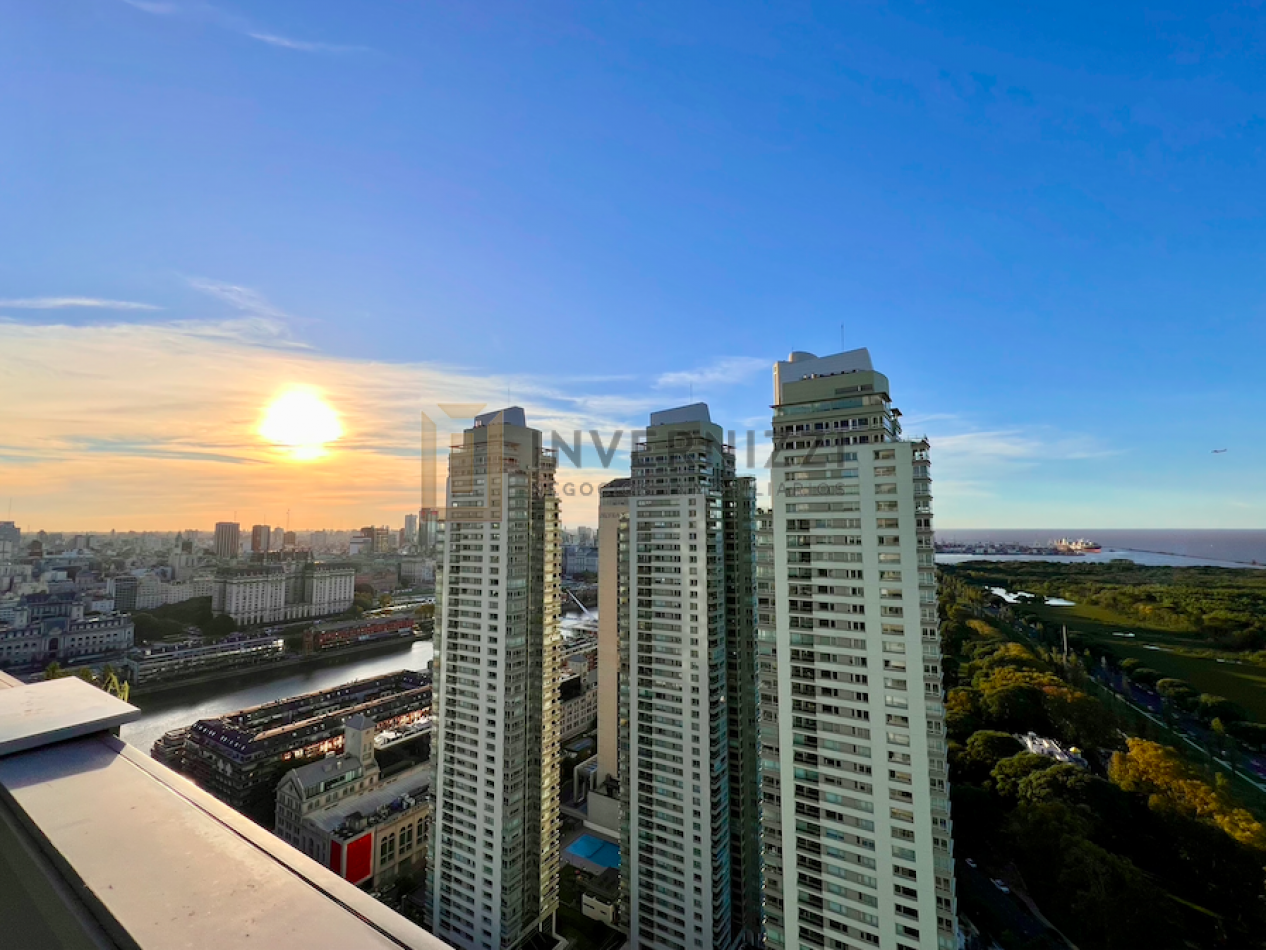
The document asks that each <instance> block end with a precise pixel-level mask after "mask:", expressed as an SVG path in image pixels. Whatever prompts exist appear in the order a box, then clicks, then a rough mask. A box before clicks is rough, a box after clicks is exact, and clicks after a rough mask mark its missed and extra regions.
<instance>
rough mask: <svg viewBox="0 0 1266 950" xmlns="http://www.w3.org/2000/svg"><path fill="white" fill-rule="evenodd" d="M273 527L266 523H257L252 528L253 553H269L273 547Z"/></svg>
mask: <svg viewBox="0 0 1266 950" xmlns="http://www.w3.org/2000/svg"><path fill="white" fill-rule="evenodd" d="M272 536H273V529H272V528H270V527H268V525H266V524H257V525H255V526H253V527H252V528H251V553H252V554H267V553H268V552H269V550H271V548H272Z"/></svg>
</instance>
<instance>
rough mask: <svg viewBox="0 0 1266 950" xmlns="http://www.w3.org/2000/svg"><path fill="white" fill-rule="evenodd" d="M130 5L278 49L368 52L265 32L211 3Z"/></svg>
mask: <svg viewBox="0 0 1266 950" xmlns="http://www.w3.org/2000/svg"><path fill="white" fill-rule="evenodd" d="M123 2H124V3H126V4H127V5H128V6H129V7H132V9H134V10H140V11H141V12H142V13H148V14H150V15H151V16H162V17H178V16H179V17H186V18H189V19H193V20H200V21H202V22H204V23H209V24H211V25H213V26H217V27H219V28H221V29H224V30H229V31H231V32H233V33H237V34H240V35H241V36H245V37H248V38H250V39H252V40H255V41H257V42H259V43H266V44H268V45H269V46H275V47H278V48H280V49H289V50H296V51H298V52H303V53H365V52H371V50H370V49H369V47H367V46H349V45H344V44H341V43H324V42H318V41H315V40H297V39H294V38H293V37H289V36H282V35H280V34H278V33H272V32H268V31H266V30H263V29H260V28H259V27H257V26H254V25H252V24H251V23H250V22H249V21H248V20H246V19H245V18H243V17H240V16H238V15H237V14H235V13H231V12H228V11H225V10H222V9H220V8H219V7H215V6H212V5H211V4H209V3H201V2H190V3H182V4H177V3H168V2H165V0H123Z"/></svg>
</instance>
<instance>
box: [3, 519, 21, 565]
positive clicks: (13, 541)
mask: <svg viewBox="0 0 1266 950" xmlns="http://www.w3.org/2000/svg"><path fill="white" fill-rule="evenodd" d="M21 545H22V529H21V528H19V527H18V526H17V525H16V524H14V523H13V522H12V521H0V564H3V563H4V562H5V561H10V560H12V559H13V558H16V557H17V556H18V550H19V548H20V547H21Z"/></svg>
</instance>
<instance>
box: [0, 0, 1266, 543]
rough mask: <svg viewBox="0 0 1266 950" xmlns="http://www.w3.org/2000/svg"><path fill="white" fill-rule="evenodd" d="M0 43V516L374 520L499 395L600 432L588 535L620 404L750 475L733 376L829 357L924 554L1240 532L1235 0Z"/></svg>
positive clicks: (118, 31)
mask: <svg viewBox="0 0 1266 950" xmlns="http://www.w3.org/2000/svg"><path fill="white" fill-rule="evenodd" d="M0 13H2V14H3V18H4V22H5V29H4V30H3V31H0V129H2V130H3V133H0V519H3V518H6V517H11V518H12V519H13V520H15V521H17V522H18V523H19V525H21V526H23V527H24V528H29V529H32V530H34V529H39V528H43V529H46V530H106V529H110V528H115V529H118V530H128V529H135V530H160V529H172V530H175V529H179V528H186V527H199V528H208V527H210V525H211V524H212V522H214V521H219V520H238V521H241V522H243V523H245V524H251V523H255V522H270V523H273V524H282V523H285V520H284V519H286V517H287V515H286V513H287V512H289V523H290V524H291V525H292V526H293V527H297V528H319V527H357V526H360V525H363V524H368V523H380V524H390V525H392V526H399V525H401V524H402V523H403V518H404V514H405V513H406V512H408V511H410V510H413V509H415V508H416V507H417V505H418V500H419V464H418V455H419V426H420V420H421V416H422V414H423V413H426V414H427V415H428V416H429V417H432V418H434V419H436V420H437V422H438V423H439V425H440V430H441V432H443V433H450V432H452V431H455V430H457V429H460V428H461V426H462V425H463V424H464V421H463V420H461V419H458V420H453V419H449V418H448V416H447V415H445V413H444V411H443V410H442V409H440V408H439V407H441V406H450V407H451V406H453V405H454V404H461V405H463V406H465V407H466V408H467V409H470V408H472V407H474V406H483V407H486V408H500V407H501V406H503V405H510V404H515V405H523V406H524V407H525V408H526V409H527V414H528V421H529V423H530V424H533V425H535V426H537V427H539V428H542V429H543V430H545V431H546V432H547V433H549V432H551V431H555V430H556V431H558V432H559V433H560V434H561V435H562V437H563V438H565V439H566V440H567V441H568V442H569V443H570V441H571V438H572V435H571V433H572V432H574V431H575V430H581V431H583V432H586V433H588V432H589V431H590V430H595V431H597V432H599V433H600V438H601V439H602V440H603V442H604V444H605V445H609V444H610V442H611V439H612V438H613V437H614V433H615V432H616V431H622V432H624V433H625V435H624V436H623V437H622V438H623V441H622V443H621V444H620V445H618V446H617V451H616V452H615V454H614V455H612V456H611V458H610V464H609V467H606V468H604V467H603V466H602V464H601V460H600V458H599V456H598V454H597V453H596V452H594V451H592V450H590V451H586V452H585V454H584V456H583V457H582V458H581V464H580V466H579V467H573V466H572V465H571V464H570V462H569V461H567V460H564V465H563V470H562V472H561V473H560V483H562V484H563V487H564V489H565V494H564V517H565V520H566V521H567V522H568V523H569V524H572V525H575V524H586V523H588V524H593V523H595V517H594V509H595V505H594V494H593V488H594V486H596V485H598V484H600V483H601V482H602V481H604V480H606V479H608V478H612V477H618V476H619V475H621V474H624V473H625V471H626V470H627V460H628V457H627V452H626V451H625V448H626V447H627V445H628V443H629V438H628V435H627V433H628V432H630V431H631V430H634V429H636V428H639V427H641V426H644V425H645V423H646V420H647V416H648V414H649V413H650V412H651V411H654V410H656V409H661V408H668V407H671V406H675V405H681V404H683V403H687V402H691V401H696V400H705V401H707V402H708V403H709V405H710V406H711V408H712V416H713V418H714V420H716V421H718V422H720V423H721V424H722V425H723V426H724V427H725V428H727V429H733V430H735V431H736V432H737V433H739V441H740V444H741V445H742V444H745V440H744V437H743V435H742V433H743V432H744V431H746V430H748V429H751V430H752V431H753V432H754V433H755V436H754V439H755V441H756V442H757V444H758V451H757V455H758V456H759V458H758V459H757V467H756V469H755V470H754V474H757V475H758V476H759V475H760V474H761V470H760V465H761V464H762V462H763V458H764V455H765V450H764V446H765V445H766V444H767V442H768V439H767V437H766V436H765V432H766V431H767V429H768V427H769V415H770V411H769V404H770V402H771V388H772V382H771V368H772V364H773V362H774V361H775V360H778V359H785V358H786V356H787V354H788V352H789V351H791V350H793V349H795V350H808V351H812V352H815V353H818V354H820V355H825V354H828V353H833V352H837V351H839V350H840V349H845V348H848V349H851V348H854V347H858V346H866V347H868V348H869V350H870V352H871V355H872V358H873V360H874V363H875V366H876V368H877V369H879V370H880V371H881V372H883V373H885V374H886V375H887V376H888V377H889V379H890V380H891V385H892V396H893V400H894V404H895V405H897V406H898V407H900V408H901V410H902V412H903V422H904V425H905V430H906V434H907V435H926V436H927V437H928V438H929V439H930V440H931V444H932V458H933V477H934V486H933V488H934V495H935V499H936V513H937V527H938V529H942V530H944V529H951V528H989V527H992V528H1022V527H1033V526H1071V527H1084V528H1093V527H1102V528H1132V527H1190V528H1199V527H1207V528H1262V527H1266V495H1264V494H1263V492H1262V491H1261V486H1262V484H1263V475H1262V472H1263V468H1264V463H1266V447H1263V444H1262V438H1261V433H1262V431H1263V422H1262V420H1263V418H1266V371H1264V369H1263V356H1264V355H1266V320H1264V319H1263V317H1264V311H1266V307H1264V304H1266V267H1264V266H1263V252H1264V251H1266V223H1264V222H1266V216H1264V212H1266V173H1264V171H1263V168H1262V164H1263V148H1264V147H1266V70H1263V69H1262V68H1261V62H1262V55H1263V52H1266V17H1263V15H1262V14H1263V10H1262V6H1261V4H1258V3H1244V4H1221V3H1213V2H1203V3H1187V4H1169V5H1166V4H1163V3H1160V4H1156V3H1152V4H1146V5H1141V4H1137V3H1133V2H1129V0H1122V2H1118V3H1112V4H1104V3H1101V2H1100V3H1094V4H1090V3H1080V2H1067V3H1063V4H1001V5H1000V4H996V3H950V2H946V3H935V4H931V3H913V2H912V3H903V2H892V3H867V2H856V3H848V2H833V3H817V4H814V3H799V2H782V3H778V4H770V3H743V2H737V3H734V2H732V3H724V4H722V3H717V4H711V3H705V2H695V3H688V4H683V3H669V2H663V3H660V2H641V3H619V4H595V3H557V2H550V0H536V2H533V3H530V4H523V3H508V2H505V3H503V2H499V0H484V2H481V3H478V4H470V3H456V2H452V3H439V2H416V0H357V2H355V3H351V2H326V0H302V2H298V0H293V2H282V0H272V2H268V3H263V2H258V3H247V2H238V3H219V2H217V3H203V2H199V0H66V2H62V3H56V4H48V3H44V4H27V3H20V2H17V0H0ZM295 387H306V388H307V389H309V390H316V391H319V392H320V393H321V395H322V398H323V399H324V400H325V402H326V404H328V405H329V406H330V407H331V408H332V409H333V410H334V411H335V412H337V413H338V414H339V416H340V420H341V428H342V433H343V434H342V436H341V437H340V438H339V439H337V440H335V441H333V442H331V443H329V444H328V445H327V446H326V451H325V452H324V454H322V455H320V457H318V458H314V459H308V460H303V461H300V460H297V459H295V458H293V457H292V456H291V455H289V454H288V453H287V452H286V451H285V450H284V449H282V448H279V447H278V446H276V445H273V444H270V443H269V442H267V441H266V440H265V439H264V438H263V437H261V435H260V434H259V431H258V430H259V426H260V421H261V419H262V417H263V414H264V413H265V411H266V408H267V406H268V405H269V404H270V403H271V402H272V401H273V400H275V399H276V398H278V397H279V396H280V395H282V394H284V393H286V392H288V391H291V390H293V389H294V388H295ZM442 438H445V439H446V438H447V435H445V436H443V437H442ZM548 438H549V436H548V435H547V440H548ZM585 440H586V441H588V440H589V437H588V436H587V435H586V436H585ZM1215 449H1226V450H1227V451H1226V452H1222V453H1216V454H1215V453H1214V451H1213V450H1215ZM567 486H570V488H568V487H567ZM586 486H588V487H587V489H586ZM586 490H587V491H588V492H589V493H588V494H585V492H586ZM568 492H570V493H568ZM6 512H11V514H6Z"/></svg>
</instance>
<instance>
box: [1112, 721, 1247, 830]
mask: <svg viewBox="0 0 1266 950" xmlns="http://www.w3.org/2000/svg"><path fill="white" fill-rule="evenodd" d="M1126 745H1127V746H1128V748H1127V750H1126V751H1125V752H1116V753H1114V754H1113V756H1112V761H1111V762H1110V763H1109V765H1108V778H1109V779H1110V780H1111V781H1112V782H1113V783H1114V784H1116V785H1118V786H1120V787H1121V788H1123V789H1124V790H1125V791H1127V792H1137V793H1138V794H1140V795H1145V796H1147V800H1148V805H1149V807H1151V808H1152V809H1153V810H1158V811H1164V810H1172V811H1175V812H1178V813H1180V814H1189V815H1194V816H1195V817H1197V818H1201V819H1203V820H1205V821H1209V822H1212V823H1213V824H1215V825H1217V826H1218V827H1219V828H1221V829H1222V830H1223V831H1225V832H1226V833H1227V834H1228V835H1230V836H1231V837H1232V838H1234V839H1235V840H1236V841H1238V842H1240V843H1241V844H1244V845H1247V846H1248V847H1250V848H1254V849H1256V850H1258V851H1266V827H1264V826H1263V825H1262V823H1261V822H1260V821H1258V820H1257V819H1256V818H1254V817H1253V815H1252V814H1251V813H1250V812H1248V811H1247V810H1245V809H1243V808H1240V807H1238V806H1237V805H1235V804H1234V803H1233V802H1232V801H1230V799H1229V798H1228V796H1227V795H1226V793H1225V791H1224V790H1222V789H1215V788H1213V787H1211V786H1210V785H1209V784H1208V783H1207V782H1205V781H1204V780H1202V779H1201V778H1199V777H1198V776H1197V775H1196V774H1195V773H1194V772H1193V771H1192V770H1191V769H1190V768H1189V767H1188V766H1187V764H1186V763H1184V762H1183V761H1182V760H1181V759H1180V758H1179V757H1178V753H1177V752H1176V751H1175V750H1174V749H1172V748H1170V747H1169V746H1163V745H1160V744H1159V743H1156V742H1148V741H1147V740H1145V739H1135V738H1130V739H1127V740H1126Z"/></svg>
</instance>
